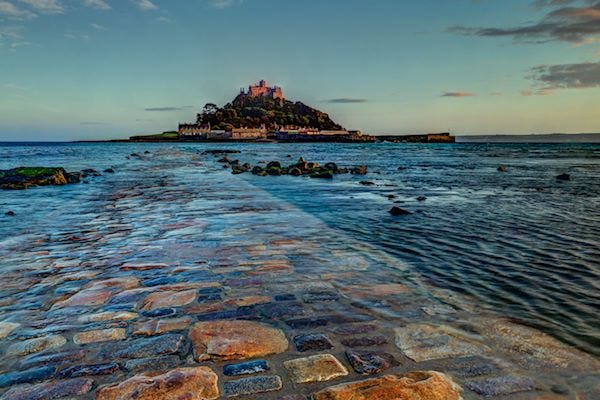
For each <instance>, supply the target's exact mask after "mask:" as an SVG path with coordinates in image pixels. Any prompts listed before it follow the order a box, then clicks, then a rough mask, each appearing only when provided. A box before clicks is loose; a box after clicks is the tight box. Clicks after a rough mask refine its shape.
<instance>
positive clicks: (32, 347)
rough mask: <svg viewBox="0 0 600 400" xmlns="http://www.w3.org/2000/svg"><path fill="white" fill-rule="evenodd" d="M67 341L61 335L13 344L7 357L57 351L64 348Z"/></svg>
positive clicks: (7, 352)
mask: <svg viewBox="0 0 600 400" xmlns="http://www.w3.org/2000/svg"><path fill="white" fill-rule="evenodd" d="M65 343H67V339H65V338H64V337H62V336H60V335H49V336H44V337H39V338H34V339H29V340H24V341H22V342H18V343H14V344H12V345H11V346H10V347H9V348H8V350H7V351H6V354H7V355H17V356H24V355H27V354H31V353H38V352H40V351H43V350H48V349H56V348H58V347H62V346H64V344H65Z"/></svg>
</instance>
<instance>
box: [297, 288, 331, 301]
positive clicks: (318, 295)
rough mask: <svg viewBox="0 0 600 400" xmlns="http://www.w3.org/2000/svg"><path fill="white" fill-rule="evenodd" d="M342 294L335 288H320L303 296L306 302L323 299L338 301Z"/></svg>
mask: <svg viewBox="0 0 600 400" xmlns="http://www.w3.org/2000/svg"><path fill="white" fill-rule="evenodd" d="M339 299H340V295H339V294H338V293H337V292H335V291H333V290H320V291H313V292H308V293H306V294H304V295H303V296H302V300H303V301H304V302H305V303H317V302H321V301H337V300H339Z"/></svg>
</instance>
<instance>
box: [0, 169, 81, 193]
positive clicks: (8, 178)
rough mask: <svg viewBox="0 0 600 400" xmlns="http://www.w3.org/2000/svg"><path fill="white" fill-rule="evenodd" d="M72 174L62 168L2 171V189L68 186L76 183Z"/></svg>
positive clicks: (0, 180) (0, 172) (0, 184)
mask: <svg viewBox="0 0 600 400" xmlns="http://www.w3.org/2000/svg"><path fill="white" fill-rule="evenodd" d="M77 181H78V179H75V178H74V177H73V176H72V174H68V173H67V172H66V171H65V169H64V168H61V167H19V168H13V169H7V170H0V188H2V189H16V190H21V189H27V188H28V187H30V186H47V185H66V184H68V183H75V182H77Z"/></svg>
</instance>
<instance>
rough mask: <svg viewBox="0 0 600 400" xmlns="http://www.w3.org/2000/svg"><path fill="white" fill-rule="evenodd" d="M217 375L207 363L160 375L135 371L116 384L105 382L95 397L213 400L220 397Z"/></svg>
mask: <svg viewBox="0 0 600 400" xmlns="http://www.w3.org/2000/svg"><path fill="white" fill-rule="evenodd" d="M217 379H218V377H217V375H216V374H215V373H214V372H213V371H212V370H211V369H210V368H208V367H196V368H178V369H174V370H172V371H169V372H167V373H166V374H163V375H158V376H148V375H135V376H133V377H132V378H129V379H127V380H126V381H124V382H121V383H120V384H118V385H111V386H104V387H101V388H100V389H98V391H97V392H96V400H125V399H136V400H158V399H165V400H167V399H173V400H175V399H182V400H183V399H185V400H212V399H217V398H218V397H219V388H218V386H217Z"/></svg>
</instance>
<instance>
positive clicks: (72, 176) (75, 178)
mask: <svg viewBox="0 0 600 400" xmlns="http://www.w3.org/2000/svg"><path fill="white" fill-rule="evenodd" d="M82 177H83V174H82V173H81V172H67V173H66V174H65V178H66V179H67V182H68V183H79V182H81V178H82Z"/></svg>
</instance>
